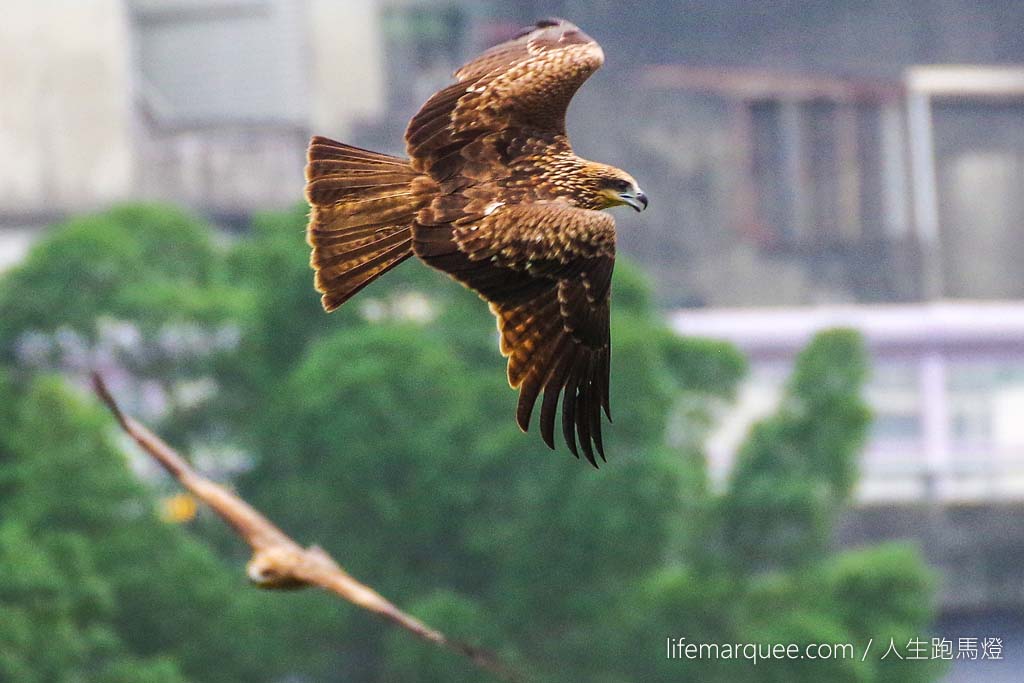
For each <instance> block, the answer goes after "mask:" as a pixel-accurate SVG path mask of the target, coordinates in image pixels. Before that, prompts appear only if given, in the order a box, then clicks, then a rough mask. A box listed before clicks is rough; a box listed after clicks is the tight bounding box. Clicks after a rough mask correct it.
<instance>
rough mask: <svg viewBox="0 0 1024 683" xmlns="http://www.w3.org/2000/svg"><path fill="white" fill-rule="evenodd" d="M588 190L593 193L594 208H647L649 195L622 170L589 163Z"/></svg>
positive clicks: (641, 209)
mask: <svg viewBox="0 0 1024 683" xmlns="http://www.w3.org/2000/svg"><path fill="white" fill-rule="evenodd" d="M583 174H584V176H585V177H586V178H587V180H588V182H587V185H588V187H587V189H588V190H590V191H591V192H592V193H593V196H592V200H593V202H592V207H591V208H595V209H609V208H611V207H613V206H631V207H633V208H634V209H635V210H637V211H643V210H644V209H646V208H647V195H645V194H644V193H643V190H641V189H640V186H639V185H638V184H637V182H636V179H634V178H633V176H631V175H629V174H628V173H626V172H625V171H623V170H622V169H620V168H615V167H614V166H609V165H608V164H599V163H596V162H588V163H587V166H586V167H585V169H584V173H583Z"/></svg>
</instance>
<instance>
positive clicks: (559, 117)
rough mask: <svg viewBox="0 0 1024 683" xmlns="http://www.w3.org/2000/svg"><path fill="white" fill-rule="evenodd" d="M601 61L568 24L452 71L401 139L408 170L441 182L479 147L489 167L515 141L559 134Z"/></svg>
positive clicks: (530, 33)
mask: <svg viewBox="0 0 1024 683" xmlns="http://www.w3.org/2000/svg"><path fill="white" fill-rule="evenodd" d="M603 62H604V53H603V52H602V51H601V46H600V45H598V44H597V42H596V41H594V39H593V38H591V37H590V36H588V35H587V34H585V33H583V31H581V30H580V29H579V28H577V27H576V26H575V25H574V24H571V23H569V22H568V21H565V20H563V19H548V20H543V21H539V22H537V24H536V25H535V26H533V27H532V28H530V29H527V30H526V31H524V32H523V33H522V34H520V35H519V36H518V37H516V38H514V39H512V40H510V41H507V42H505V43H502V44H500V45H497V46H495V47H492V48H491V49H489V50H487V51H486V52H484V53H483V54H481V55H480V56H479V57H477V58H476V59H474V60H473V61H471V62H469V63H468V64H466V65H465V66H463V67H462V68H461V69H459V70H458V71H456V72H455V78H456V79H457V82H456V83H455V84H454V85H451V86H449V87H447V88H445V89H444V90H441V91H440V92H438V93H437V94H435V95H434V96H433V97H431V98H430V99H429V100H428V101H427V103H426V104H424V105H423V107H422V108H421V109H420V111H419V113H417V114H416V116H414V117H413V119H412V121H410V122H409V127H408V128H407V129H406V133H405V140H406V146H407V151H408V153H409V156H410V157H411V158H412V161H413V166H414V167H415V168H416V170H418V171H421V172H424V173H429V174H430V175H431V176H432V177H433V178H435V179H436V180H442V181H443V180H446V179H448V178H450V177H451V176H452V175H454V174H456V173H459V172H460V171H461V170H462V167H463V166H464V165H465V164H466V162H467V161H472V159H473V158H474V157H479V156H480V155H481V153H482V152H484V151H485V150H482V149H480V148H481V147H484V148H487V149H486V151H488V152H490V156H491V157H492V158H490V159H488V161H494V160H500V159H495V158H494V157H500V156H502V155H503V154H507V152H503V147H506V146H507V145H508V144H509V143H510V142H511V137H513V136H515V135H521V134H523V133H525V134H527V135H534V134H539V135H540V136H541V137H547V136H554V135H565V112H566V109H567V108H568V106H569V100H571V99H572V96H573V95H574V94H575V93H576V91H577V90H578V89H579V87H580V86H581V85H583V82H584V81H585V80H587V78H588V77H589V76H590V74H592V73H593V72H594V71H596V70H597V69H598V67H600V66H601V64H602V63H603ZM488 135H491V136H492V139H491V140H489V141H488V140H485V138H486V137H487V136H488ZM473 143H478V144H477V145H476V147H477V148H476V149H469V150H467V149H466V148H468V147H471V146H472V145H473ZM467 151H468V152H469V154H468V155H467V154H465V152H467ZM504 161H507V158H506V159H504ZM494 168H495V165H494V164H486V165H485V166H484V170H487V169H494Z"/></svg>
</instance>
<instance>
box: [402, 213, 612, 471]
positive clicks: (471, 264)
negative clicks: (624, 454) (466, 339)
mask: <svg viewBox="0 0 1024 683" xmlns="http://www.w3.org/2000/svg"><path fill="white" fill-rule="evenodd" d="M431 215H433V214H430V212H429V211H424V212H421V218H420V221H419V222H418V223H417V225H416V227H415V229H414V242H413V248H414V250H415V252H416V254H417V256H419V257H420V258H422V259H423V260H424V261H426V262H427V263H429V264H430V265H432V266H434V267H435V268H438V269H440V270H443V271H445V272H447V273H448V274H449V275H451V276H452V277H453V278H455V279H456V280H458V281H460V282H462V283H463V284H465V285H466V286H467V287H469V288H470V289H473V290H475V291H476V292H477V293H478V294H480V296H481V297H483V298H484V299H486V300H487V301H488V302H490V305H491V312H492V313H494V315H495V316H497V318H498V328H499V330H500V331H501V353H502V354H503V355H505V356H507V357H508V381H509V384H510V385H511V386H512V387H513V388H516V389H519V404H518V407H517V410H516V421H517V422H518V423H519V426H520V428H521V429H523V430H524V431H526V429H527V428H528V426H529V423H530V416H531V415H532V413H533V408H534V405H535V404H536V402H537V399H538V397H539V395H540V392H541V391H543V392H544V399H543V402H542V404H541V412H540V430H541V435H542V437H543V439H544V441H545V443H547V444H548V446H549V447H551V448H554V424H555V412H556V410H557V408H558V402H559V395H560V394H561V395H562V433H563V436H564V438H565V441H566V443H567V444H568V445H569V449H570V450H571V451H572V452H573V454H574V455H576V456H577V457H579V454H578V451H577V448H576V437H577V435H578V437H579V442H580V448H581V449H582V450H583V453H584V455H585V456H586V458H587V460H589V461H590V462H591V463H592V464H594V465H595V466H596V465H597V461H596V460H595V458H594V450H595V447H596V451H597V453H598V455H600V456H601V457H602V458H604V445H603V443H602V440H601V409H602V408H603V409H604V411H605V414H606V415H608V416H609V419H610V417H611V412H610V408H609V400H608V373H609V363H610V359H611V340H610V332H609V311H608V302H609V291H610V287H611V277H612V269H613V268H614V265H615V219H614V218H612V216H611V215H610V214H607V213H604V212H601V211H591V210H589V209H580V208H576V207H574V206H570V205H569V204H567V203H563V202H538V203H526V204H516V205H509V206H499V207H497V208H494V209H492V210H491V211H490V212H487V213H486V214H485V215H482V216H478V217H477V218H476V219H475V220H473V219H471V218H469V217H466V216H464V215H463V217H462V218H460V219H457V220H455V221H447V220H445V219H446V216H444V215H443V214H441V215H435V217H434V218H433V220H431ZM420 223H425V224H422V225H421V224H420Z"/></svg>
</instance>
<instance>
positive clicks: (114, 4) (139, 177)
mask: <svg viewBox="0 0 1024 683" xmlns="http://www.w3.org/2000/svg"><path fill="white" fill-rule="evenodd" d="M377 11H378V7H377V3H376V2H372V1H370V0H361V1H356V2H344V3H339V2H331V1H330V0H301V1H300V0H76V1H75V2H65V1H58V0H44V1H43V2H38V3H13V4H11V5H10V6H9V7H5V16H4V21H3V22H2V23H0V73H3V79H2V80H3V83H4V91H5V95H4V97H3V100H2V103H0V150H2V152H3V154H2V156H0V159H2V160H3V161H0V226H11V225H18V224H27V225H31V224H37V223H43V222H46V221H48V220H50V219H52V218H55V217H59V216H62V215H64V214H67V213H72V212H77V211H83V210H89V209H94V208H96V207H100V206H104V205H106V204H109V203H110V202H113V201H118V200H126V199H137V198H142V199H159V200H167V201H174V202H179V203H185V204H187V205H190V206H192V207H194V208H195V209H197V210H200V211H204V212H207V213H212V214H214V215H217V214H220V215H223V216H224V217H225V218H227V219H231V218H232V216H233V215H242V216H244V215H246V214H248V213H250V212H252V211H254V210H260V209H266V208H279V207H283V206H288V205H291V204H293V203H294V202H295V201H296V200H297V199H298V198H299V197H300V196H301V187H302V166H303V164H304V159H303V156H304V147H305V143H306V141H307V138H308V136H309V133H310V131H311V130H314V129H315V130H322V131H324V132H326V133H330V134H334V135H338V136H345V135H348V134H350V133H351V130H352V128H353V127H354V126H356V125H357V123H358V122H359V121H360V120H364V119H366V118H370V117H374V116H377V115H379V113H380V112H381V110H382V109H383V107H384V104H385V97H384V68H383V62H382V57H383V55H382V45H381V36H380V22H379V21H378V18H377ZM353 65H358V68H352V67H353ZM0 229H2V228H0Z"/></svg>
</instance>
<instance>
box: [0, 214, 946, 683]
mask: <svg viewBox="0 0 1024 683" xmlns="http://www.w3.org/2000/svg"><path fill="white" fill-rule="evenodd" d="M303 222H304V212H303V211H301V210H296V211H293V212H285V213H281V214H273V215H266V216H262V217H260V218H259V219H258V220H257V221H256V222H255V225H254V229H253V232H252V234H251V235H248V236H246V237H244V238H241V239H239V240H237V241H236V242H234V243H231V244H227V245H223V244H219V243H218V242H216V241H215V240H213V239H212V237H211V232H210V229H209V228H208V227H207V226H206V225H205V224H203V223H202V222H201V221H199V220H197V219H194V218H191V217H189V216H187V215H184V214H182V213H180V212H178V211H176V210H173V209H168V208H166V207H155V206H132V207H122V208H118V209H115V210H113V211H111V212H108V213H105V214H98V215H95V216H89V217H86V218H81V219H75V220H72V221H70V222H69V223H68V224H66V225H64V226H60V227H58V228H55V229H54V231H53V233H52V234H51V235H50V236H49V237H48V238H47V239H46V240H44V241H43V242H42V243H41V244H40V245H39V246H38V247H37V248H36V249H35V250H34V251H33V253H32V254H31V255H30V257H29V258H28V260H27V261H26V262H25V263H24V264H22V265H21V266H19V267H17V268H16V269H14V270H13V271H11V272H10V273H8V274H7V275H6V276H4V282H3V287H2V289H0V354H2V355H0V357H2V358H3V359H4V360H5V362H6V363H7V365H8V370H9V372H8V375H7V377H6V378H5V379H3V381H2V382H0V389H2V390H3V395H4V396H5V397H8V400H6V401H3V402H0V520H3V521H2V523H0V610H2V612H3V614H4V615H5V617H7V615H10V618H9V619H8V618H5V619H4V620H0V680H8V679H10V680H18V681H23V680H24V681H30V682H31V681H35V680H39V681H43V680H46V681H51V680H52V681H63V680H66V681H72V680H75V681H93V680H95V681H115V683H116V682H117V681H122V680H123V681H128V680H131V681H145V682H149V681H153V682H154V683H163V682H165V681H166V682H167V683H170V682H171V681H185V680H188V681H194V682H196V683H204V682H207V681H211V682H212V681H243V680H244V681H253V682H256V683H259V682H260V681H266V682H267V683H271V682H273V681H281V680H299V681H304V680H317V681H329V680H339V681H340V680H344V681H364V682H366V683H375V682H384V681H394V680H417V681H445V682H447V681H476V680H486V679H485V678H483V677H482V676H481V674H479V673H477V672H475V671H473V670H472V669H470V668H469V666H468V664H466V663H463V662H461V661H457V660H455V659H453V658H451V657H448V656H446V655H444V654H442V653H438V652H435V651H433V650H431V649H430V648H429V647H428V646H426V645H423V644H421V643H418V642H414V641H412V640H411V639H409V638H407V637H405V635H404V634H402V633H397V632H393V631H391V630H389V629H388V628H387V627H386V626H385V625H383V624H380V623H378V622H376V621H374V620H372V619H371V618H370V617H368V616H366V615H363V614H360V613H356V612H354V611H352V610H349V609H347V608H345V607H343V606H338V605H336V604H334V603H333V602H331V601H330V599H329V598H328V597H326V596H322V595H319V594H316V593H312V592H309V593H300V594H266V593H262V592H259V591H256V590H253V589H250V588H248V587H247V586H246V585H245V584H244V581H243V579H242V572H241V571H240V569H241V567H240V565H241V562H242V556H241V555H240V554H239V548H238V546H237V543H236V542H235V541H234V540H232V539H231V537H230V535H229V534H227V533H226V532H224V530H223V529H222V528H221V527H220V526H219V525H218V524H217V523H215V522H211V520H209V519H207V518H206V517H204V516H203V515H200V518H199V519H198V520H197V521H195V522H193V523H192V524H191V525H190V526H191V528H188V527H186V528H182V527H181V526H177V525H174V524H169V523H167V522H164V521H162V520H161V519H160V518H159V516H158V514H157V512H156V510H157V509H158V505H157V503H158V500H159V498H160V497H161V496H163V495H165V494H166V493H167V491H168V490H167V488H166V484H165V482H164V481H163V480H162V479H160V478H159V477H155V476H154V475H153V473H152V472H149V471H147V470H146V469H145V468H144V467H141V468H140V467H139V466H138V463H135V467H134V469H129V468H126V467H125V465H126V462H125V460H124V456H123V455H122V452H123V449H122V448H121V445H120V444H118V443H115V442H112V441H111V432H110V430H109V428H108V427H109V423H108V422H107V420H106V419H105V418H104V417H102V416H101V415H100V414H98V413H97V411H96V408H95V407H94V406H92V405H91V404H90V402H89V401H88V400H86V399H84V398H82V397H81V396H80V395H79V394H78V393H77V391H76V390H74V389H73V388H69V385H68V378H70V380H71V381H72V383H73V381H74V377H75V371H76V370H80V369H82V367H84V366H86V365H90V364H96V363H100V364H104V367H105V368H106V369H107V370H109V371H110V372H111V373H112V374H115V375H118V376H120V377H122V379H123V382H122V389H123V390H124V391H125V392H126V393H128V394H130V395H131V396H134V397H135V401H134V404H132V403H129V406H130V408H131V409H133V411H134V412H141V413H143V415H144V416H145V417H147V419H148V420H150V421H151V422H152V423H153V425H154V426H155V427H156V428H158V429H159V430H160V431H161V432H162V433H164V434H165V435H167V436H169V437H170V438H171V439H172V440H175V441H177V442H178V444H179V445H181V446H182V447H183V450H185V451H186V452H193V453H196V454H198V455H200V456H202V457H203V458H204V462H203V463H202V464H201V466H206V467H207V468H210V467H212V468H213V469H214V470H217V471H222V472H223V476H225V477H231V478H233V479H234V483H235V484H236V485H237V486H238V488H239V489H240V491H241V493H242V494H243V495H244V496H245V497H246V498H247V499H248V500H250V501H251V502H252V503H254V504H255V505H256V506H257V507H259V508H260V509H261V510H263V511H264V512H265V513H266V514H267V515H268V516H269V517H270V518H271V519H273V520H274V521H275V522H278V523H279V524H280V525H281V526H282V527H283V528H284V529H285V530H286V531H288V532H289V533H290V534H291V535H292V536H293V537H294V538H296V539H297V540H299V541H302V542H316V543H320V544H321V545H323V546H325V547H326V548H327V549H328V550H329V551H330V552H332V554H334V555H335V556H336V557H338V558H339V559H340V560H341V561H342V562H343V563H344V564H345V565H346V568H347V569H348V570H349V571H351V572H352V573H353V574H354V575H355V576H356V577H358V578H360V579H363V580H365V581H367V582H368V583H370V584H372V585H373V586H374V587H375V588H377V589H378V590H380V591H381V592H382V593H383V594H384V595H386V596H388V597H389V598H391V599H393V600H395V601H396V602H397V603H398V604H399V605H402V606H404V607H406V608H408V609H409V610H410V611H411V612H412V613H413V614H416V615H418V616H420V617H422V618H423V619H424V620H426V621H427V622H428V623H431V624H432V625H435V626H437V627H438V628H440V629H442V630H444V631H445V632H450V633H452V634H454V635H456V636H462V637H464V638H466V639H468V640H471V641H475V642H479V643H482V644H484V645H487V646H490V647H493V648H496V649H498V650H500V651H502V653H503V654H505V655H506V656H508V657H510V658H512V659H513V660H515V661H517V662H519V663H520V664H521V665H522V667H523V668H525V669H527V670H528V671H530V672H531V673H533V674H535V675H536V676H537V677H538V678H539V679H540V680H550V681H564V680H588V681H598V682H608V683H611V682H616V683H618V682H625V681H633V680H645V681H661V680H664V681H675V680H680V679H685V678H693V679H695V680H702V681H740V682H742V681H747V680H749V681H755V680H756V681H763V680H778V681H801V680H806V681H819V680H835V681H864V682H876V681H897V680H899V681H920V680H926V679H928V678H930V677H931V676H932V675H933V674H934V671H933V670H932V669H930V668H929V667H927V666H924V667H921V666H918V667H902V668H901V667H899V666H896V667H888V668H886V667H883V666H881V664H886V662H882V663H879V662H878V661H872V660H870V659H869V660H868V661H866V662H860V661H859V660H858V661H848V660H846V661H843V660H832V661H827V662H824V661H818V662H815V663H813V664H812V663H809V662H772V663H770V664H765V663H762V664H759V665H758V666H757V667H756V668H755V667H753V666H751V665H750V664H749V663H747V662H743V661H740V662H736V661H707V660H705V661H700V662H687V661H679V660H668V659H666V658H665V656H664V647H665V645H664V644H665V639H666V638H667V637H670V636H672V637H678V636H686V637H687V638H688V639H689V640H691V641H694V642H700V641H706V642H758V641H760V642H784V643H788V642H832V643H840V642H863V641H865V640H866V638H868V637H874V638H876V639H878V638H880V637H883V636H884V637H888V634H892V635H893V636H894V637H902V638H904V641H905V639H906V638H908V637H910V636H912V635H917V634H922V633H923V631H924V630H925V629H926V627H927V624H928V620H929V618H930V613H929V610H928V608H927V605H928V604H929V596H930V584H929V578H928V575H927V573H926V572H925V570H924V568H923V563H922V561H921V560H920V558H918V557H917V556H916V554H914V553H913V552H911V551H908V550H907V549H905V548H902V547H877V548H867V549H863V550H858V551H856V552H847V553H841V554H835V553H832V552H830V542H829V541H830V538H831V532H832V528H833V523H834V521H835V519H836V516H837V515H838V514H839V512H840V511H841V509H842V506H843V504H844V503H845V501H846V500H847V499H848V498H849V494H850V490H851V488H852V486H853V483H854V481H855V476H856V472H855V462H856V455H857V452H858V450H859V448H860V445H861V443H862V441H863V438H864V431H865V428H866V425H867V422H868V414H867V411H866V408H865V406H864V404H863V402H862V400H861V399H860V390H861V385H862V382H863V380H864V376H865V373H866V363H865V359H864V355H863V351H862V349H861V347H860V343H859V341H858V339H857V337H856V335H854V334H852V333H850V332H842V331H840V332H832V333H827V334H825V335H822V336H820V337H819V338H818V339H816V340H815V341H814V343H813V344H811V346H810V347H809V348H808V349H807V350H806V351H805V352H804V353H803V354H802V356H801V357H800V359H799V360H798V362H797V365H796V368H795V370H794V373H793V376H792V378H791V380H790V383H789V385H788V390H787V393H786V396H785V398H784V400H783V401H782V403H781V405H780V407H779V409H778V411H777V413H776V414H775V415H773V416H771V417H769V418H768V419H766V420H764V421H763V422H762V423H760V424H758V425H757V426H756V427H755V428H754V429H753V430H752V432H751V434H750V437H749V438H748V440H747V442H746V443H745V445H744V446H743V448H742V449H741V452H740V454H739V459H738V462H737V466H736V468H735V471H734V473H733V476H732V478H731V480H730V482H729V485H728V487H727V489H726V490H725V491H724V492H721V493H717V492H714V491H712V490H711V489H710V487H709V486H708V485H707V483H706V472H705V466H704V461H703V454H702V452H701V443H702V437H703V435H704V433H705V431H706V429H707V428H708V427H709V426H710V424H711V423H712V420H713V416H714V414H715V410H716V407H720V406H722V405H724V404H725V403H726V402H727V401H728V400H729V399H730V398H731V396H732V395H733V393H734V391H735V388H736V387H737V385H738V383H739V381H740V380H741V379H742V377H743V375H744V372H745V363H744V361H743V359H742V357H741V356H740V355H739V354H738V353H737V352H736V351H735V350H734V349H733V348H731V347H729V346H728V345H725V344H722V343H719V342H713V341H708V340H693V339H681V338H679V337H677V336H676V335H674V334H672V333H671V332H670V331H669V330H668V329H667V328H666V327H665V325H664V323H663V322H662V320H661V317H660V315H659V313H658V311H657V310H656V309H655V308H654V307H653V305H652V303H651V296H650V292H649V291H648V290H647V286H646V284H645V282H644V280H643V278H642V277H641V276H640V275H639V273H638V272H637V271H636V270H635V269H633V268H631V267H629V265H628V263H625V264H622V265H620V266H619V267H618V268H617V272H616V277H615V282H614V305H613V309H614V317H613V339H614V345H615V349H614V354H613V367H612V407H613V411H614V412H613V415H614V417H615V423H614V425H612V426H611V427H610V428H609V429H608V432H607V435H606V445H607V450H608V453H609V463H608V465H607V466H606V467H604V468H602V470H601V471H599V472H595V471H593V470H592V469H591V468H590V467H589V466H587V465H586V464H585V463H578V462H576V461H574V460H573V459H572V457H571V456H570V455H569V454H568V453H567V452H566V451H565V450H564V449H562V450H561V451H559V452H556V453H551V452H549V451H548V450H547V449H546V448H545V447H544V446H543V444H542V443H541V442H540V439H539V437H538V435H537V434H536V433H532V434H529V435H525V436H524V435H522V434H520V433H519V432H518V430H517V429H516V428H515V426H514V422H513V419H512V416H513V413H514V405H515V394H514V392H512V391H510V390H509V389H508V387H507V384H506V382H505V379H504V372H503V368H504V361H503V359H501V358H500V356H499V354H498V353H497V348H496V347H497V344H496V335H495V331H494V322H493V320H492V318H491V317H490V315H489V313H488V312H487V310H486V306H484V305H483V304H482V303H481V302H480V301H478V300H477V298H476V297H475V295H473V294H472V293H471V292H469V291H467V290H465V289H463V288H461V287H459V286H458V285H455V284H453V283H452V282H450V281H448V280H447V279H445V278H443V277H442V276H440V275H438V274H436V273H434V272H432V271H430V270H429V269H426V268H424V267H422V266H421V265H419V264H416V263H409V264H406V265H403V266H402V267H400V268H398V269H397V270H395V271H394V272H393V273H391V274H389V276H388V278H386V279H385V280H383V281H382V282H380V283H376V284H374V285H373V286H371V287H369V288H368V289H367V290H365V291H364V292H363V293H361V294H360V296H359V297H358V298H357V299H355V300H353V302H351V303H350V304H348V305H347V306H345V307H344V308H343V309H342V310H341V311H340V312H338V313H337V314H334V315H332V316H327V315H325V314H324V313H323V312H322V311H321V309H320V307H319V303H318V301H317V297H316V294H315V292H313V291H312V287H311V275H310V272H309V269H308V261H307V251H306V247H305V245H304V243H303V237H302V226H303ZM71 282H73V283H75V284H74V287H75V292H74V296H72V295H70V294H69V291H68V286H69V285H68V283H71ZM169 326H170V327H169ZM111 329H113V330H115V331H117V330H121V332H122V334H120V336H119V335H118V334H112V333H110V330H111ZM133 330H134V331H133ZM225 335H226V338H228V339H229V341H228V342H224V343H222V342H223V339H224V338H225ZM125 336H127V337H128V338H130V339H131V343H127V342H124V341H123V339H122V337H125ZM68 340H74V343H72V342H70V341H68ZM168 340H170V341H168ZM218 340H220V341H218ZM170 342H174V343H173V344H172V343H170ZM69 358H78V360H77V361H75V362H71V361H69V360H68V359H69ZM83 359H84V360H83ZM53 371H58V372H62V373H63V377H65V379H59V378H57V377H56V376H53V375H46V374H45V372H53ZM154 387H155V388H154ZM197 387H199V389H197ZM200 389H202V390H200ZM153 396H157V397H160V398H161V400H160V401H156V402H155V403H154V399H153ZM147 397H149V398H147ZM154 405H155V406H156V407H153V406H154ZM147 410H149V411H150V412H149V413H146V411H147ZM238 460H240V462H241V464H239V462H235V461H238ZM232 463H233V464H232ZM129 464H131V463H129ZM218 468H220V469H219V470H218ZM46 642H48V643H50V644H51V646H50V647H42V644H43V643H46ZM916 664H920V663H919V662H916ZM33 676H34V678H33Z"/></svg>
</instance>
